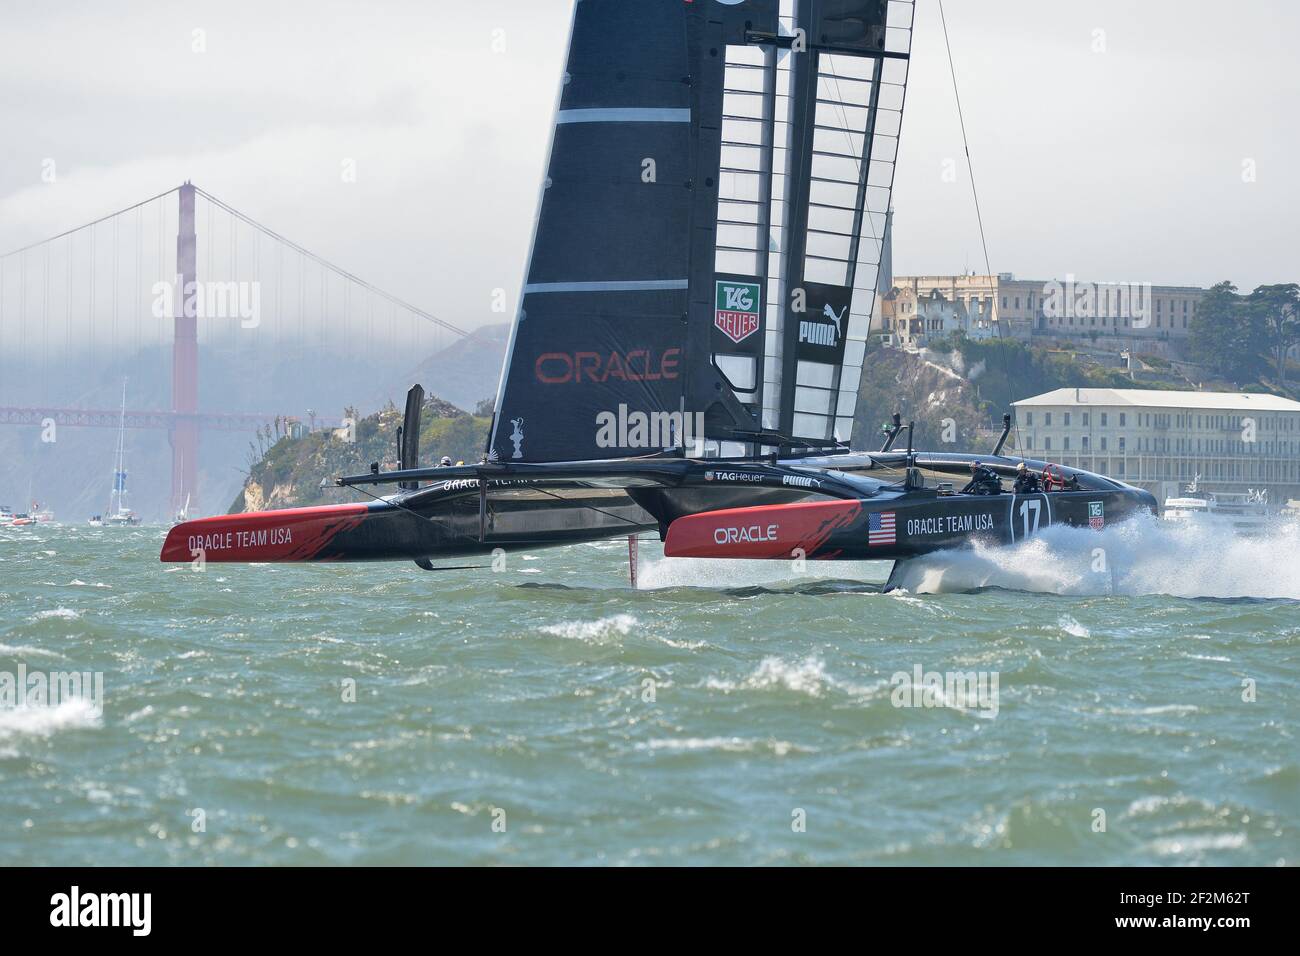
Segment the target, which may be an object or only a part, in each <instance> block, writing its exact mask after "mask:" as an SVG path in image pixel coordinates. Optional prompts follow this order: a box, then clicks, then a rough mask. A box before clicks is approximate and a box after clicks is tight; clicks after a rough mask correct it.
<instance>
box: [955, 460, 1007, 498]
mask: <svg viewBox="0 0 1300 956" xmlns="http://www.w3.org/2000/svg"><path fill="white" fill-rule="evenodd" d="M961 493H962V494H963V495H1000V494H1002V480H1001V479H1000V478H998V476H997V473H996V472H995V471H993V469H992V468H986V467H985V466H984V463H983V462H981V461H973V462H971V465H970V481H968V482H967V483H966V487H965V488H963V489H962V490H961Z"/></svg>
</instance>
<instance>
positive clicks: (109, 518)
mask: <svg viewBox="0 0 1300 956" xmlns="http://www.w3.org/2000/svg"><path fill="white" fill-rule="evenodd" d="M90 523H91V525H93V526H96V527H106V528H125V527H131V526H133V525H138V524H139V523H140V517H139V515H137V514H136V513H135V512H134V511H132V510H131V509H130V508H128V507H127V505H126V380H125V379H123V380H122V413H121V418H120V419H119V420H118V426H117V455H116V457H115V458H114V460H113V490H112V491H111V492H110V493H109V497H108V511H107V512H106V513H105V514H104V515H103V516H102V517H99V516H97V517H96V518H92V519H91V520H90Z"/></svg>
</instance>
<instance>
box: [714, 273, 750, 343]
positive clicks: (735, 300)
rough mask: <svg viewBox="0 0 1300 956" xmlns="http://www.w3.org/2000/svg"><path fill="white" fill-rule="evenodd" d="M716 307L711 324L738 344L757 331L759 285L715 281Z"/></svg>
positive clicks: (721, 280)
mask: <svg viewBox="0 0 1300 956" xmlns="http://www.w3.org/2000/svg"><path fill="white" fill-rule="evenodd" d="M716 304H717V309H716V311H715V312H714V313H713V324H714V325H716V326H717V327H718V328H719V329H720V330H721V331H722V334H723V335H725V336H726V337H727V338H729V339H731V341H733V342H735V343H737V344H739V343H740V342H743V341H744V340H745V339H747V338H749V337H750V336H751V335H753V334H754V333H755V332H757V331H758V316H759V285H758V283H757V282H731V281H728V280H725V279H720V280H719V281H718V283H717V303H716Z"/></svg>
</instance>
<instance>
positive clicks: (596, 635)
mask: <svg viewBox="0 0 1300 956" xmlns="http://www.w3.org/2000/svg"><path fill="white" fill-rule="evenodd" d="M640 623H641V622H640V621H638V620H637V619H636V618H634V617H633V616H632V615H631V614H615V615H613V616H612V617H602V618H600V619H599V620H597V621H563V622H561V623H559V624H547V625H545V626H543V627H541V628H539V630H541V632H542V633H543V634H553V635H554V636H555V637H567V638H570V639H572V640H579V641H601V640H605V639H607V638H610V637H621V636H623V635H625V634H628V633H630V632H631V630H632V628H634V627H636V626H637V625H638V624H640Z"/></svg>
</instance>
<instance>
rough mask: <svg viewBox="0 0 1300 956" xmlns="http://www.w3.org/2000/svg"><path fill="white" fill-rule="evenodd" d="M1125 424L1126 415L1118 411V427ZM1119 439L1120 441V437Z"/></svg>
mask: <svg viewBox="0 0 1300 956" xmlns="http://www.w3.org/2000/svg"><path fill="white" fill-rule="evenodd" d="M1127 424H1128V416H1127V415H1125V414H1124V413H1123V412H1120V413H1119V427H1120V428H1123V427H1124V426H1125V425H1127ZM1120 440H1121V441H1122V440H1123V439H1120Z"/></svg>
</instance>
